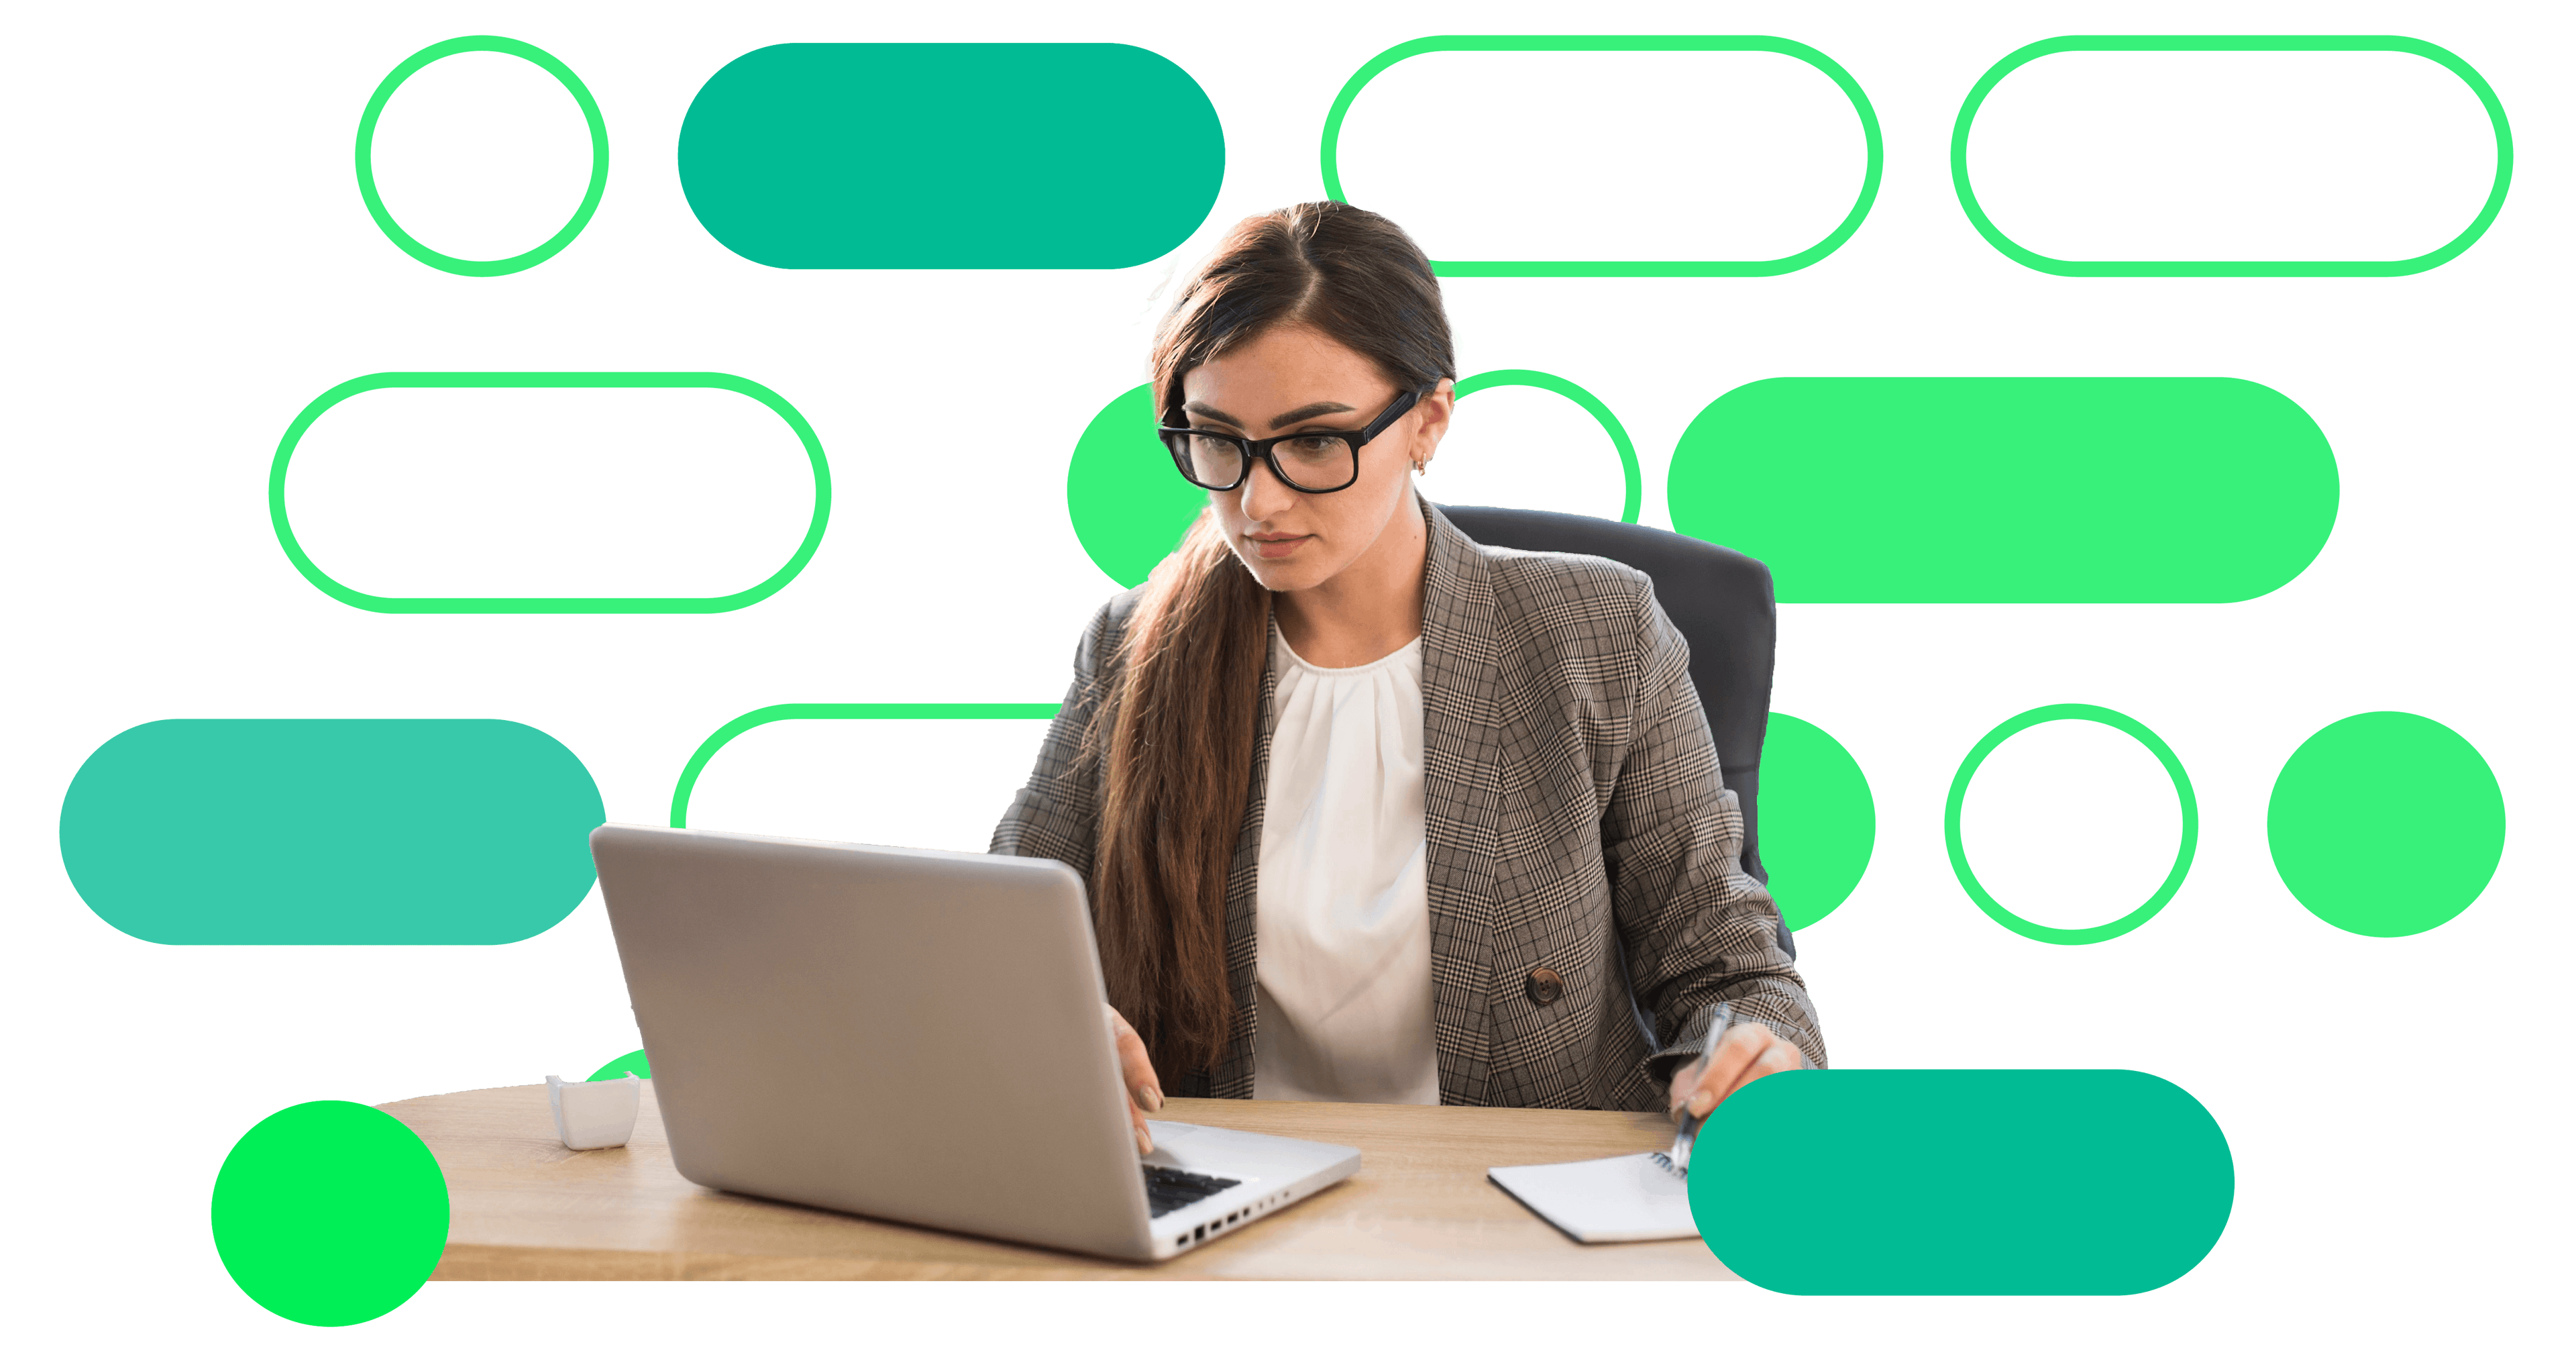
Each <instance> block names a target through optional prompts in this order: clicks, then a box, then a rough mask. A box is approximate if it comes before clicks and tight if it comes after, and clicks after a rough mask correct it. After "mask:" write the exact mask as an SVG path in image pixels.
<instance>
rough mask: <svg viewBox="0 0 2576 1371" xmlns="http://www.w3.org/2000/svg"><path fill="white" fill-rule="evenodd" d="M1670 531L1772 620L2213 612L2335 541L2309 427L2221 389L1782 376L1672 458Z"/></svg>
mask: <svg viewBox="0 0 2576 1371" xmlns="http://www.w3.org/2000/svg"><path fill="white" fill-rule="evenodd" d="M1667 494H1668V498H1669V500H1670V503H1671V509H1672V519H1673V527H1674V528H1675V529H1677V530H1679V531H1680V532H1683V533H1687V534H1689V535H1691V536H1692V537H1694V538H1705V539H1707V540H1708V541H1710V542H1713V543H1718V544H1721V545H1723V546H1726V547H1731V548H1735V549H1737V550H1739V551H1741V552H1743V553H1745V554H1746V555H1748V556H1752V557H1758V558H1760V559H1761V560H1762V561H1764V562H1765V563H1768V564H1769V565H1770V567H1771V575H1772V579H1773V582H1774V584H1775V585H1776V586H1777V588H1778V594H1779V598H1780V600H1781V601H1782V602H1783V603H1806V604H2158V603H2164V604H2227V603H2232V602H2235V601H2239V600H2251V599H2253V598H2255V597H2257V596H2260V595H2266V594H2269V593H2270V592H2272V591H2275V590H2278V589H2280V588H2281V587H2282V586H2285V585H2287V584H2289V583H2290V581H2291V580H2292V579H2293V578H2295V577H2297V576H2298V575H2299V573H2300V572H2302V571H2304V570H2306V569H2307V567H2308V564H2309V563H2310V562H2312V561H2314V560H2316V556H2317V554H2318V553H2319V552H2320V551H2322V550H2323V549H2324V547H2325V544H2326V537H2327V535H2328V534H2330V533H2332V532H2333V531H2334V523H2335V511H2336V507H2337V504H2338V501H2339V499H2340V495H2341V486H2340V483H2339V479H2338V476H2337V473H2336V469H2335V459H2334V450H2333V449H2332V448H2331V447H2330V446H2328V444H2327V442H2326V437H2325V434H2324V432H2323V431H2322V430H2320V429H2319V428H2318V427H2317V423H2316V421H2315V420H2314V419H2311V418H2309V417H2308V413H2307V411H2306V410H2304V409H2301V408H2300V407H2299V406H2298V404H2297V403H2296V402H2294V401H2292V400H2291V399H2290V398H2289V397H2288V396H2286V395H2283V394H2282V393H2281V392H2279V391H2277V390H2274V389H2272V388H2271V387H2269V386H2264V385H2258V384H2256V383H2254V382H2252V381H2245V380H2238V379H2235V378H2233V377H2225V376H1783V377H1774V378H1772V379H1770V380H1764V381H1754V382H1750V383H1748V384H1745V385H1741V386H1738V387H1736V388H1735V389H1733V390H1730V391H1728V392H1727V393H1725V394H1724V395H1721V396H1719V397H1718V398H1717V399H1715V400H1713V401H1711V402H1710V403H1709V406H1708V407H1707V408H1706V409H1703V410H1701V411H1700V413H1699V417H1698V418H1696V419H1693V420H1692V421H1691V425H1690V427H1689V428H1688V429H1687V430H1685V431H1684V432H1683V434H1682V438H1681V442H1680V443H1679V444H1678V445H1677V446H1676V447H1675V448H1674V450H1673V464H1672V474H1671V480H1670V483H1669V486H1668V491H1667Z"/></svg>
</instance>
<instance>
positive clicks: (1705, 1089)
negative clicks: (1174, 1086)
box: [1139, 1023, 1807, 1123]
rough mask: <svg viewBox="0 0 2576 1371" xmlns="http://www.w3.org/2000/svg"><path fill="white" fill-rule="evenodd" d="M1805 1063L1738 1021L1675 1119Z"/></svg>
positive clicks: (1676, 1087)
mask: <svg viewBox="0 0 2576 1371" xmlns="http://www.w3.org/2000/svg"><path fill="white" fill-rule="evenodd" d="M1139 1046H1140V1048H1141V1044H1140V1045H1139ZM1806 1064H1807V1056H1806V1054H1805V1053H1803V1052H1800V1051H1799V1050H1798V1045H1797V1044H1796V1043H1793V1042H1791V1041H1789V1040H1788V1039H1786V1038H1783V1037H1781V1036H1780V1035H1779V1034H1777V1033H1774V1032H1772V1031H1771V1027H1770V1025H1768V1024H1758V1023H1739V1024H1737V1025H1735V1026H1734V1027H1732V1028H1729V1029H1727V1030H1726V1034H1725V1036H1724V1037H1721V1038H1719V1039H1718V1040H1717V1050H1716V1051H1714V1052H1711V1053H1709V1054H1708V1060H1707V1061H1706V1063H1705V1064H1703V1063H1701V1062H1698V1061H1693V1062H1691V1063H1689V1064H1688V1065H1686V1066H1684V1067H1683V1068H1682V1069H1681V1070H1679V1071H1676V1072H1674V1073H1673V1087H1672V1091H1671V1094H1670V1095H1669V1096H1668V1099H1669V1100H1670V1103H1671V1107H1672V1115H1673V1121H1674V1122H1676V1123H1679V1122H1681V1121H1682V1120H1683V1119H1685V1118H1692V1119H1705V1118H1707V1117H1708V1111H1710V1110H1712V1109H1715V1108H1717V1105H1718V1101H1720V1100H1723V1099H1725V1098H1726V1097H1727V1096H1729V1095H1732V1094H1734V1093H1735V1092H1736V1091H1738V1090H1742V1089H1743V1088H1744V1087H1746V1086H1748V1085H1751V1084H1752V1083H1753V1082H1755V1081H1757V1080H1760V1079H1761V1078H1762V1077H1764V1076H1768V1075H1770V1074H1772V1073H1773V1072H1775V1071H1795V1070H1797V1069H1798V1068H1799V1067H1801V1066H1804V1065H1806Z"/></svg>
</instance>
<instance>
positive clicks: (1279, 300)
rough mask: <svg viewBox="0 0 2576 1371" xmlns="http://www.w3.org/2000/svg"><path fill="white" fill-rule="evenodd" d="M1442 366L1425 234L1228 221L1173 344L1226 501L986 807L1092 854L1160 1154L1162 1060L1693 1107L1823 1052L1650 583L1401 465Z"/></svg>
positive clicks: (1101, 931) (1181, 400) (1403, 1088)
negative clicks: (1416, 237) (1440, 506)
mask: <svg viewBox="0 0 2576 1371" xmlns="http://www.w3.org/2000/svg"><path fill="white" fill-rule="evenodd" d="M1456 372H1457V367H1456V365H1455V363H1454V362H1453V361H1452V358H1451V351H1450V342H1449V326H1448V320H1447V317H1446V315H1445V314H1444V313H1443V311H1442V309H1441V303H1440V286H1439V282H1438V280H1437V279H1436V278H1435V277H1434V276H1433V275H1432V273H1431V266H1430V263H1429V262H1427V261H1426V260H1424V258H1423V255H1422V252H1421V250H1420V249H1419V248H1417V247H1415V246H1414V244H1413V240H1412V239H1410V238H1408V237H1407V236H1405V234H1404V231H1403V230H1402V229H1399V228H1397V227H1396V226H1395V225H1394V224H1392V223H1390V222H1388V221H1387V220H1385V219H1382V218H1380V217H1378V216H1376V215H1374V214H1370V213H1368V212H1366V211H1364V210H1358V209H1353V208H1351V207H1350V206H1348V205H1343V204H1336V203H1329V202H1328V203H1320V204H1308V205H1299V206H1295V207H1293V208H1290V209H1285V210H1280V211H1277V212H1275V213H1272V214H1267V215H1261V216H1258V217H1256V218H1252V219H1248V220H1245V221H1244V222H1243V223H1241V224H1239V225H1237V226H1236V227H1235V229H1234V231H1233V232H1232V233H1230V234H1229V235H1227V237H1226V239H1225V241H1224V242H1223V243H1221V244H1220V245H1219V246H1218V248H1217V250H1216V251H1215V253H1214V254H1213V255H1212V256H1211V257H1210V258H1209V260H1208V261H1207V263H1206V264H1205V265H1204V266H1203V267H1201V268H1200V271H1199V273H1198V275H1197V277H1196V278H1195V279H1194V280H1192V281H1191V282H1190V283H1189V284H1188V285H1187V286H1186V287H1185V288H1184V289H1183V290H1182V291H1181V293H1180V295H1179V298H1178V300H1177V302H1176V303H1175V305H1174V306H1173V308H1172V311H1171V313H1170V315H1169V316H1168V317H1167V318H1166V319H1165V321H1164V323H1163V326H1162V329H1161V331H1160V334H1159V336H1158V337H1157V339H1156V341H1155V344H1154V351H1153V378H1154V398H1155V403H1156V406H1157V408H1158V411H1159V412H1160V413H1161V414H1162V416H1163V423H1164V425H1165V427H1164V430H1163V432H1164V438H1165V442H1166V445H1167V446H1169V447H1170V448H1171V449H1172V453H1173V457H1174V461H1175V464H1176V465H1177V466H1178V467H1179V468H1180V470H1181V473H1182V474H1183V475H1184V476H1186V477H1188V478H1189V479H1190V480H1192V481H1193V482H1195V483H1197V484H1199V485H1201V486H1203V487H1206V488H1207V489H1208V491H1209V496H1208V508H1207V511H1206V512H1205V513H1204V514H1202V515H1200V516H1199V519H1198V521H1197V522H1196V523H1195V524H1194V525H1192V527H1191V529H1190V532H1189V534H1188V536H1187V537H1186V538H1185V539H1183V541H1182V543H1181V546H1180V548H1179V550H1178V551H1176V552H1174V553H1173V554H1172V555H1171V556H1170V557H1169V558H1166V559H1165V560H1164V562H1163V563H1162V565H1161V566H1160V567H1158V568H1156V570H1155V572H1154V575H1153V577H1152V579H1151V580H1149V581H1148V582H1147V583H1146V584H1145V585H1143V586H1142V587H1139V588H1138V589H1136V590H1133V591H1130V592H1128V593H1126V594H1123V595H1119V596H1117V597H1115V598H1113V599H1111V600H1110V602H1109V603H1108V604H1107V605H1106V606H1105V607H1103V608H1102V610H1101V611H1100V613H1099V614H1098V616H1096V617H1095V618H1094V619H1093V620H1092V623H1091V627H1090V630H1089V631H1088V632H1087V633H1085V634H1084V636H1083V639H1082V644H1081V647H1080V649H1079V651H1078V652H1077V653H1076V655H1075V658H1074V682H1073V689H1072V691H1071V692H1070V693H1069V694H1068V695H1067V696H1066V698H1065V705H1064V709H1063V712H1062V713H1060V714H1059V715H1058V716H1057V717H1056V721H1055V725H1054V727H1053V728H1052V729H1051V730H1050V731H1049V732H1048V734H1047V740H1046V744H1045V746H1044V748H1043V749H1042V750H1041V751H1040V753H1039V757H1038V764H1037V768H1036V772H1035V774H1033V775H1032V776H1031V777H1030V779H1029V783H1028V785H1027V786H1026V787H1025V788H1023V789H1022V790H1021V791H1020V793H1019V796H1018V798H1017V799H1016V800H1015V801H1014V802H1013V803H1012V805H1011V807H1010V810H1009V812H1008V813H1006V814H1005V815H1004V816H1003V818H1002V822H1001V826H1000V828H999V829H998V830H997V831H996V832H995V834H994V837H993V850H994V851H996V852H1003V853H1017V854H1019V855H1022V856H1033V857H1052V858H1055V859H1057V860H1059V861H1062V862H1065V863H1067V864H1069V865H1071V866H1072V867H1073V868H1074V869H1075V870H1077V871H1079V872H1081V873H1082V874H1083V877H1084V879H1085V881H1086V882H1087V883H1088V884H1089V887H1090V891H1091V901H1092V910H1093V917H1094V921H1095V924H1096V927H1097V930H1098V936H1099V945H1100V955H1101V965H1102V969H1103V971H1104V973H1105V974H1106V977H1107V980H1108V988H1109V1000H1110V1005H1111V1014H1110V1016H1109V1017H1110V1022H1111V1028H1112V1032H1113V1033H1114V1034H1115V1035H1116V1036H1117V1039H1118V1043H1119V1056H1120V1062H1121V1065H1122V1068H1123V1070H1124V1073H1125V1077H1126V1084H1127V1090H1128V1094H1129V1096H1130V1111H1131V1113H1132V1114H1133V1115H1134V1122H1135V1124H1136V1132H1137V1146H1138V1147H1139V1148H1140V1149H1142V1150H1146V1151H1151V1150H1152V1140H1151V1138H1150V1137H1149V1136H1147V1134H1146V1131H1145V1127H1144V1116H1145V1113H1146V1112H1149V1111H1153V1110H1157V1109H1160V1108H1161V1107H1162V1101H1163V1092H1164V1090H1165V1089H1167V1088H1168V1089H1169V1090H1170V1091H1171V1092H1172V1093H1174V1094H1180V1095H1220V1096H1233V1097H1236V1098H1241V1097H1245V1096H1251V1097H1254V1098H1280V1099H1347V1100H1379V1101H1395V1102H1411V1103H1423V1104H1431V1103H1446V1104H1489V1105H1525V1106H1546V1107H1555V1108H1567V1107H1574V1108H1586V1107H1588V1108H1616V1109H1644V1108H1652V1107H1655V1106H1656V1105H1657V1104H1658V1103H1659V1102H1660V1103H1662V1104H1663V1105H1664V1106H1665V1107H1667V1108H1669V1109H1671V1110H1673V1111H1674V1112H1675V1114H1676V1116H1677V1117H1678V1116H1679V1115H1680V1114H1681V1113H1683V1112H1685V1111H1686V1112H1688V1113H1689V1114H1691V1115H1694V1116H1705V1115H1706V1114H1707V1113H1708V1111H1709V1110H1710V1109H1711V1108H1714V1107H1715V1105H1716V1103H1717V1101H1718V1100H1720V1099H1722V1098H1724V1096H1725V1095H1726V1094H1727V1093H1729V1092H1730V1091H1732V1090H1734V1089H1736V1088H1738V1087H1740V1086H1741V1085H1743V1084H1744V1083H1745V1082H1748V1081H1750V1080H1753V1079H1755V1078H1757V1077H1759V1076H1763V1075H1767V1074H1770V1073H1772V1072H1775V1071H1784V1070H1790V1069H1794V1068H1796V1067H1799V1066H1802V1065H1816V1066H1822V1065H1823V1064H1824V1043H1823V1040H1822V1038H1821V1037H1820V1036H1819V1034H1818V1031H1817V1028H1816V1018H1815V1011H1814V1008H1813V1006H1811V1005H1810V1004H1809V1003H1808V1000H1807V994H1806V987H1805V984H1804V983H1803V982H1802V981H1801V980H1800V979H1799V977H1798V973H1797V970H1796V968H1795V967H1794V966H1792V965H1791V963H1790V962H1789V959H1788V958H1787V957H1785V956H1784V955H1782V953H1781V951H1780V948H1779V944H1778V936H1777V931H1776V930H1777V928H1778V921H1779V917H1780V916H1779V912H1778V910H1777V909H1776V908H1775V907H1774V906H1773V905H1772V903H1771V898H1770V896H1769V895H1768V894H1767V893H1766V892H1765V891H1764V890H1763V889H1762V887H1761V886H1760V885H1758V884H1756V883H1755V882H1754V881H1753V880H1752V879H1750V878H1749V877H1747V876H1746V875H1745V874H1744V873H1743V871H1742V870H1741V869H1740V867H1739V865H1738V862H1737V854H1738V851H1739V849H1740V848H1741V846H1742V842H1743V820H1742V818H1741V817H1740V814H1739V811H1738V810H1737V808H1736V801H1735V796H1734V795H1733V794H1732V793H1731V792H1729V791H1727V790H1725V789H1723V788H1722V787H1721V784H1720V777H1719V772H1718V763H1717V754H1716V751H1715V749H1714V748H1713V747H1712V746H1711V745H1710V742H1709V733H1708V724H1707V721H1706V720H1705V718H1703V717H1702V715H1701V712H1700V706H1699V698H1698V696H1697V695H1696V694H1695V693H1694V691H1693V690H1692V687H1691V683H1690V679H1689V675H1688V652H1687V649H1686V647H1685V646H1684V644H1683V641H1682V638H1681V635H1680V634H1679V633H1678V632H1677V631H1676V630H1675V629H1674V628H1673V626H1672V624H1671V622H1670V621H1669V620H1667V619H1666V618H1665V617H1664V613H1663V611H1662V609H1661V608H1660V607H1658V606H1657V605H1656V603H1655V598H1654V591H1653V587H1652V585H1651V584H1650V583H1649V582H1648V581H1647V579H1646V578H1645V577H1644V576H1643V575H1641V574H1639V573H1637V572H1635V571H1633V570H1630V569H1629V568H1627V567H1624V566H1620V565H1617V564H1616V563H1612V562H1607V561H1603V560H1600V559H1598V558H1589V557H1573V556H1558V555H1550V554H1541V553H1532V552H1519V551H1512V550H1508V549H1501V548H1488V547H1482V546H1479V545H1477V544H1475V543H1473V542H1470V541H1468V540H1467V539H1466V538H1465V537H1464V536H1462V535H1461V534H1460V533H1459V532H1458V530H1457V529H1456V528H1455V527H1453V526H1451V524H1450V523H1449V521H1448V520H1447V519H1446V518H1444V517H1442V515H1441V514H1440V512H1439V510H1437V509H1436V508H1434V507H1433V506H1431V505H1430V504H1428V503H1427V502H1425V501H1423V500H1422V499H1421V498H1420V497H1419V496H1418V495H1416V494H1415V493H1414V488H1413V478H1414V476H1415V475H1416V474H1418V473H1420V472H1421V471H1422V470H1423V469H1424V467H1425V466H1426V465H1427V464H1428V463H1429V462H1430V460H1431V458H1432V455H1433V453H1434V452H1435V451H1436V450H1437V448H1438V447H1439V444H1440V438H1441V435H1442V434H1443V433H1444V432H1446V431H1447V429H1448V426H1449V419H1450V414H1451V408H1452V405H1453V404H1454V403H1455V397H1454V395H1453V393H1452V384H1453V379H1454V377H1455V375H1456ZM1632 992H1633V994H1632ZM1721 1005H1722V1006H1723V1008H1724V1011H1725V1012H1728V1013H1731V1015H1732V1017H1733V1019H1734V1020H1735V1025H1734V1026H1733V1027H1731V1028H1729V1029H1728V1030H1727V1032H1726V1033H1725V1035H1724V1037H1723V1039H1722V1041H1721V1042H1720V1044H1719V1046H1718V1050H1717V1051H1716V1052H1715V1053H1714V1054H1713V1055H1712V1056H1711V1057H1710V1059H1709V1061H1708V1064H1707V1066H1706V1069H1705V1071H1702V1070H1700V1069H1698V1065H1697V1059H1698V1053H1699V1049H1700V1047H1701V1046H1702V1044H1703V1041H1704V1039H1705V1036H1706V1033H1707V1030H1708V1026H1709V1024H1710V1023H1711V1022H1712V1020H1713V1018H1714V1017H1715V1016H1716V1015H1717V1014H1718V1013H1719V1012H1721V1011H1720V1007H1721ZM1632 1006H1633V1007H1632ZM1650 1035H1651V1036H1650ZM1165 1082H1169V1085H1168V1087H1167V1086H1166V1084H1165Z"/></svg>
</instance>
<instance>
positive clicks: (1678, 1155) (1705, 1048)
mask: <svg viewBox="0 0 2576 1371" xmlns="http://www.w3.org/2000/svg"><path fill="white" fill-rule="evenodd" d="M1734 1022H1735V1011H1734V1009H1733V1008H1731V1007H1730V1006H1729V1005H1728V1004H1727V1002H1726V1001H1724V1000H1720V1001H1718V1002H1717V1003H1716V1004H1713V1005H1710V1006H1709V1009H1708V1041H1706V1042H1704V1043H1702V1044H1700V1049H1699V1069H1700V1072H1701V1074H1703V1075H1705V1074H1707V1072H1708V1066H1709V1062H1710V1060H1711V1059H1712V1058H1714V1057H1715V1056H1716V1055H1717V1040H1718V1039H1719V1038H1722V1037H1724V1036H1726V1030H1727V1028H1728V1026H1729V1025H1731V1024H1733V1023H1734ZM1711 1112H1712V1113H1714V1112H1715V1111H1714V1110H1712V1111H1711ZM1704 1122H1706V1116H1704V1115H1703V1116H1700V1117H1696V1118H1695V1117H1693V1116H1692V1115H1691V1113H1690V1112H1689V1109H1688V1107H1687V1106H1685V1107H1684V1109H1683V1112H1682V1118H1681V1126H1680V1128H1678V1129H1677V1130H1675V1131H1674V1133H1673V1147H1672V1151H1671V1152H1670V1153H1669V1154H1667V1155H1669V1156H1671V1158H1672V1159H1673V1171H1674V1173H1675V1174H1676V1175H1681V1176H1688V1175H1689V1174H1690V1157H1691V1144H1692V1143H1693V1142H1695V1141H1697V1140H1698V1138H1699V1126H1700V1125H1701V1124H1702V1123H1704Z"/></svg>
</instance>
